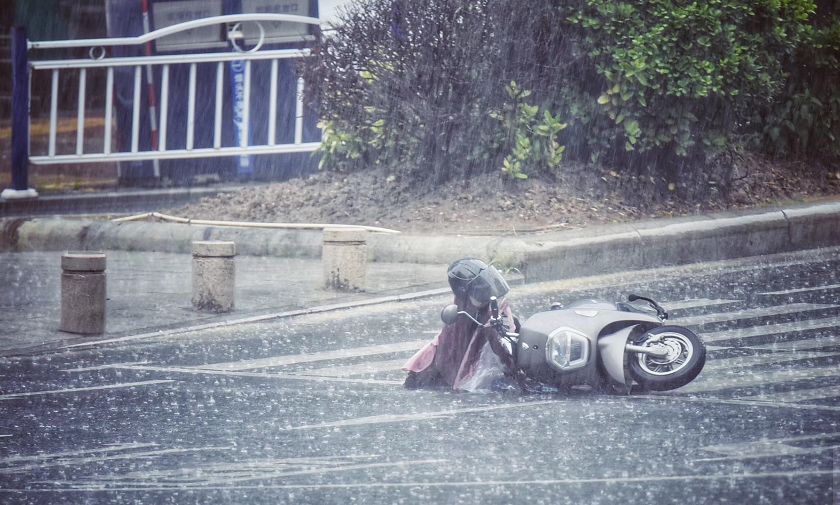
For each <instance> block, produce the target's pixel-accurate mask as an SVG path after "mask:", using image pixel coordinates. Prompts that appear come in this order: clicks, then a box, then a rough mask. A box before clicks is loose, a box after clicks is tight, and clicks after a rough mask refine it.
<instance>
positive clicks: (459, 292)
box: [446, 258, 510, 307]
mask: <svg viewBox="0 0 840 505" xmlns="http://www.w3.org/2000/svg"><path fill="white" fill-rule="evenodd" d="M446 273H447V276H448V277H449V287H450V288H452V292H453V293H455V296H457V297H459V298H462V299H469V302H470V303H471V304H472V305H473V306H474V307H485V306H486V305H487V304H488V303H490V298H491V297H493V296H495V297H496V298H499V299H501V298H502V297H504V296H505V295H506V294H508V291H510V286H508V283H507V282H505V279H504V278H503V277H502V274H500V273H499V271H498V270H496V269H495V268H494V267H493V266H491V265H488V264H487V263H485V262H483V261H481V260H478V259H475V258H462V259H459V260H458V261H455V262H454V263H452V264H451V265H449V269H448V270H447V272H446Z"/></svg>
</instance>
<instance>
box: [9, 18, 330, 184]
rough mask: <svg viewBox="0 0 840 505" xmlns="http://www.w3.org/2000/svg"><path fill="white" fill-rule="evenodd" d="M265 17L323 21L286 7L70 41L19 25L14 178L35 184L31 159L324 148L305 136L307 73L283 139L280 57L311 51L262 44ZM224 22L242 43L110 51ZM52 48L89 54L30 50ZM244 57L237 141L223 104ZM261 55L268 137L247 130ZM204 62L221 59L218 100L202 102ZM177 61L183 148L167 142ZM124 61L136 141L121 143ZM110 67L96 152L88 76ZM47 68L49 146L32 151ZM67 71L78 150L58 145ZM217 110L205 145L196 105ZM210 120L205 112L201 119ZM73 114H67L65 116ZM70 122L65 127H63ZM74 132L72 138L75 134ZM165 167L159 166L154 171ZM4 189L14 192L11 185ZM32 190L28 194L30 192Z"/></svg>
mask: <svg viewBox="0 0 840 505" xmlns="http://www.w3.org/2000/svg"><path fill="white" fill-rule="evenodd" d="M262 22H266V23H269V22H286V23H290V22H291V23H304V24H307V25H319V24H320V21H319V20H318V19H316V18H311V17H304V16H296V15H287V14H234V15H225V16H217V17H211V18H204V19H197V20H193V21H188V22H184V23H181V24H177V25H173V26H169V27H166V28H161V29H158V30H155V31H152V32H148V33H146V34H144V35H140V36H137V37H121V38H104V39H86V40H63V41H45V42H36V41H29V40H26V39H25V36H24V37H21V33H15V32H14V31H13V37H12V53H13V58H12V60H13V61H12V65H13V71H12V77H13V100H12V116H13V118H12V185H13V190H16V191H31V190H28V188H27V173H26V171H27V167H28V164H29V163H32V164H35V165H50V164H68V163H97V162H118V161H140V160H169V159H185V158H206V157H221V156H238V155H257V154H279V153H305V152H312V151H315V150H316V149H318V147H319V146H320V142H303V141H302V138H303V135H302V131H303V92H304V82H303V79H302V78H300V77H298V78H297V91H296V110H295V122H294V128H295V132H294V141H293V142H292V143H278V142H277V80H278V65H279V62H280V61H281V60H285V59H300V58H305V57H307V56H309V54H310V51H309V49H263V47H262V46H263V45H264V33H265V32H264V30H263V28H262V25H261V24H260V23H262ZM243 23H256V24H257V27H258V28H259V33H260V36H259V40H258V41H257V42H256V44H255V45H254V46H253V47H251V48H250V49H247V50H246V49H244V48H240V44H241V43H242V39H243V35H242V30H241V28H240V27H241V26H242V24H243ZM214 25H218V26H222V27H224V29H225V33H226V36H227V38H228V40H229V41H230V42H231V43H232V45H233V47H234V49H235V51H227V52H215V53H194V54H171V55H156V56H138V57H111V56H109V50H108V49H109V48H114V47H118V46H140V47H142V46H144V45H148V44H151V43H152V42H154V41H157V40H158V39H160V38H162V37H166V36H171V35H174V34H177V33H180V32H184V31H187V30H194V29H196V28H202V27H207V26H214ZM49 49H77V50H78V49H86V50H88V55H89V58H85V59H47V60H30V59H29V51H31V50H49ZM234 61H238V62H242V63H243V65H244V86H243V87H242V90H241V91H242V93H243V94H244V97H243V101H242V110H241V111H239V113H241V124H242V128H243V129H244V131H243V132H240V134H239V135H237V137H238V139H239V141H238V144H237V145H223V141H222V129H223V121H222V118H223V116H222V108H223V105H222V104H223V101H224V89H225V86H224V73H225V64H226V63H228V62H234ZM255 61H268V62H270V65H271V67H270V68H271V70H270V83H269V91H268V96H267V97H254V99H259V102H258V103H261V104H266V103H267V106H268V115H267V118H268V119H267V122H268V123H267V130H268V131H267V135H266V140H265V142H261V143H256V144H255V143H252V142H251V139H250V138H249V137H250V136H249V135H248V128H249V127H250V125H251V121H250V111H251V102H252V93H251V92H252V86H251V64H252V62H255ZM199 64H211V65H213V64H214V65H215V102H214V103H212V104H197V103H196V96H197V95H196V81H197V77H196V76H197V72H196V69H197V66H198V65H199ZM176 65H183V66H186V67H187V68H188V75H189V79H188V89H187V95H186V96H187V102H188V103H187V107H186V116H185V117H183V118H181V120H183V121H184V122H185V123H186V142H185V146H184V147H183V148H176V149H171V148H169V146H168V142H167V141H168V135H169V127H170V125H169V116H170V114H169V110H168V109H169V107H170V106H171V104H170V69H171V68H173V67H174V66H176ZM120 67H128V68H130V69H133V111H132V114H131V121H130V124H128V125H119V127H120V128H130V131H131V135H130V139H131V141H130V142H129V143H128V145H126V146H123V147H122V148H115V146H114V142H113V139H112V131H113V126H114V124H113V117H114V110H113V109H114V106H113V101H114V70H115V69H117V68H120ZM103 68H104V69H105V72H106V79H105V81H106V82H105V98H104V107H105V111H104V124H102V149H101V150H97V151H96V152H86V150H85V135H86V133H85V130H86V123H85V112H86V108H85V102H86V97H87V77H88V72H89V71H90V70H91V69H103ZM44 72H48V73H49V75H50V79H51V87H50V90H51V93H50V97H49V126H48V133H47V135H48V142H47V146H46V152H41V153H31V152H30V145H29V131H30V127H31V124H30V123H31V122H30V114H29V112H30V110H29V109H30V107H29V102H30V83H31V80H32V78H33V76H38V74H42V73H44ZM62 72H71V73H73V75H77V76H78V77H77V78H78V97H77V107H76V111H77V112H76V117H75V124H76V128H75V136H76V138H75V150H74V151H73V152H70V153H67V152H61V153H60V152H58V150H57V138H58V135H59V130H60V128H59V117H58V110H59V101H60V93H59V87H60V82H62V78H61V75H62ZM144 72H145V73H146V78H145V85H146V86H147V87H149V86H153V87H154V89H153V90H150V91H153V92H154V94H153V95H152V96H155V97H158V96H159V97H160V99H159V104H158V103H155V102H156V101H157V100H156V99H155V100H154V101H150V105H152V106H154V107H155V109H156V110H155V111H152V113H151V114H152V115H151V117H152V122H153V123H155V124H154V126H153V128H154V133H155V135H154V137H155V141H156V142H154V143H152V144H151V147H150V148H148V149H143V148H141V142H140V138H139V135H140V125H141V110H140V104H141V99H140V97H141V93H142V92H143V91H142V90H143V89H144V78H143V74H144ZM152 75H159V77H160V80H159V82H160V85H159V89H158V86H155V84H154V82H155V79H153V78H152ZM197 110H200V111H209V110H212V111H213V117H212V122H213V142H212V146H202V147H198V146H196V145H195V141H194V139H195V131H196V122H197V121H198V119H197V116H196V113H197ZM202 121H204V119H202ZM65 122H66V121H65ZM64 130H66V128H65V129H64ZM71 140H72V139H71ZM155 175H159V174H155ZM3 196H4V197H10V196H11V197H14V196H15V195H13V194H12V195H10V194H8V193H7V191H4V195H3ZM24 196H26V195H24Z"/></svg>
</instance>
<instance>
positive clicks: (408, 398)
mask: <svg viewBox="0 0 840 505" xmlns="http://www.w3.org/2000/svg"><path fill="white" fill-rule="evenodd" d="M838 267H840V250H838V249H827V250H821V251H815V252H807V253H798V254H794V255H780V256H774V257H766V258H752V259H748V260H739V261H729V262H720V263H709V264H701V265H692V266H687V267H678V268H677V267H675V268H663V269H658V270H651V271H645V272H631V273H625V274H618V275H610V276H604V277H598V278H590V279H579V280H573V281H565V282H555V283H546V284H532V285H525V286H513V292H512V294H511V301H512V304H513V305H514V307H515V311H516V312H517V313H520V314H523V315H528V314H532V313H534V312H536V311H538V310H544V309H545V308H547V307H548V305H549V304H550V303H551V302H552V301H555V300H557V301H561V302H568V301H571V300H573V299H576V298H581V297H587V298H588V297H598V298H604V299H612V300H617V299H623V298H624V297H625V296H626V295H627V294H628V293H631V292H632V293H638V294H643V295H648V296H652V297H654V298H656V299H658V300H659V301H660V302H661V303H662V305H664V306H665V307H666V308H667V309H669V311H670V312H671V314H672V321H673V322H674V323H676V324H682V325H686V326H689V327H691V328H692V329H694V330H696V331H697V332H698V333H700V334H701V335H702V336H703V337H704V339H705V341H706V343H707V347H708V360H707V364H706V367H705V369H704V371H703V372H702V373H701V374H700V376H699V377H698V378H697V379H696V380H695V381H694V382H692V383H691V384H689V385H687V386H685V387H683V388H681V389H679V390H676V391H673V392H668V393H660V394H650V393H638V394H632V395H629V396H621V395H607V394H603V393H592V392H585V391H576V392H572V393H570V394H564V395H559V394H558V395H549V394H545V395H526V396H522V395H517V394H510V393H508V394H505V393H483V394H463V393H462V394H455V393H447V392H436V391H407V390H404V389H403V388H402V387H401V383H402V379H403V377H404V375H403V372H401V371H400V370H399V368H400V366H401V364H402V363H403V362H404V361H405V359H406V358H408V357H409V356H410V355H411V354H412V353H413V352H414V351H415V350H416V349H417V348H419V347H420V346H421V345H422V344H423V343H424V342H425V341H427V340H428V339H430V338H431V337H433V336H434V334H435V333H436V332H437V330H438V329H439V327H440V324H441V323H440V322H439V320H438V313H439V310H440V308H441V307H442V306H443V305H445V304H447V303H449V300H448V298H446V297H435V298H429V299H424V300H419V301H412V302H404V303H391V304H383V305H377V306H371V307H363V308H356V309H352V310H350V311H338V312H330V313H324V314H317V315H309V316H302V317H295V318H287V319H282V320H277V321H268V322H260V323H254V324H243V325H238V326H233V327H224V328H216V329H213V328H210V329H202V330H196V331H193V332H185V333H178V334H172V335H167V334H162V335H160V336H149V335H148V334H146V335H144V336H143V337H142V338H136V339H121V340H119V341H116V342H110V343H107V342H105V343H98V344H97V343H90V344H85V345H79V346H75V347H68V348H65V349H61V350H59V351H51V352H47V353H42V354H40V355H36V356H20V357H9V358H5V359H3V360H2V362H0V388H1V389H0V414H1V415H2V417H0V501H2V502H3V503H56V502H68V503H93V502H112V503H185V502H186V503H210V502H213V503H479V502H481V503H512V502H522V503H552V504H555V503H652V502H660V503H722V502H724V501H729V502H747V501H749V502H750V503H762V504H763V503H815V504H821V503H837V502H838V494H837V491H835V489H838V490H840V467H839V466H838V461H840V427H838V423H840V367H838V363H840V273H838Z"/></svg>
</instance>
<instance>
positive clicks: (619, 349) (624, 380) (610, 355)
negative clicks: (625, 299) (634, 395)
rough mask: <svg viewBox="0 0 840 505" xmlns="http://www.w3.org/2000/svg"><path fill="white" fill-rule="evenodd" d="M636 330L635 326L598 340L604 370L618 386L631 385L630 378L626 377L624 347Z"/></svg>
mask: <svg viewBox="0 0 840 505" xmlns="http://www.w3.org/2000/svg"><path fill="white" fill-rule="evenodd" d="M634 328H635V326H630V327H627V328H623V329H621V330H618V331H617V332H615V333H610V334H609V335H604V336H603V337H601V338H600V339H598V351H599V352H600V355H601V362H602V363H603V364H604V370H606V371H607V374H608V375H609V376H610V378H611V379H612V380H614V381H615V382H617V383H618V384H630V378H629V377H627V376H626V375H625V366H624V355H625V352H624V346H625V345H626V344H627V339H628V338H629V337H630V333H631V332H632V331H633V329H634Z"/></svg>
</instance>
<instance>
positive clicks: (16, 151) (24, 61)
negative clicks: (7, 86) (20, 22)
mask: <svg viewBox="0 0 840 505" xmlns="http://www.w3.org/2000/svg"><path fill="white" fill-rule="evenodd" d="M11 39H12V187H11V188H9V189H4V190H3V192H2V193H0V198H5V199H12V198H35V197H37V196H38V192H37V191H35V190H34V189H32V188H30V187H29V56H28V51H29V48H28V46H27V44H28V41H27V39H26V28H25V27H23V26H14V27H12V30H11Z"/></svg>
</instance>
